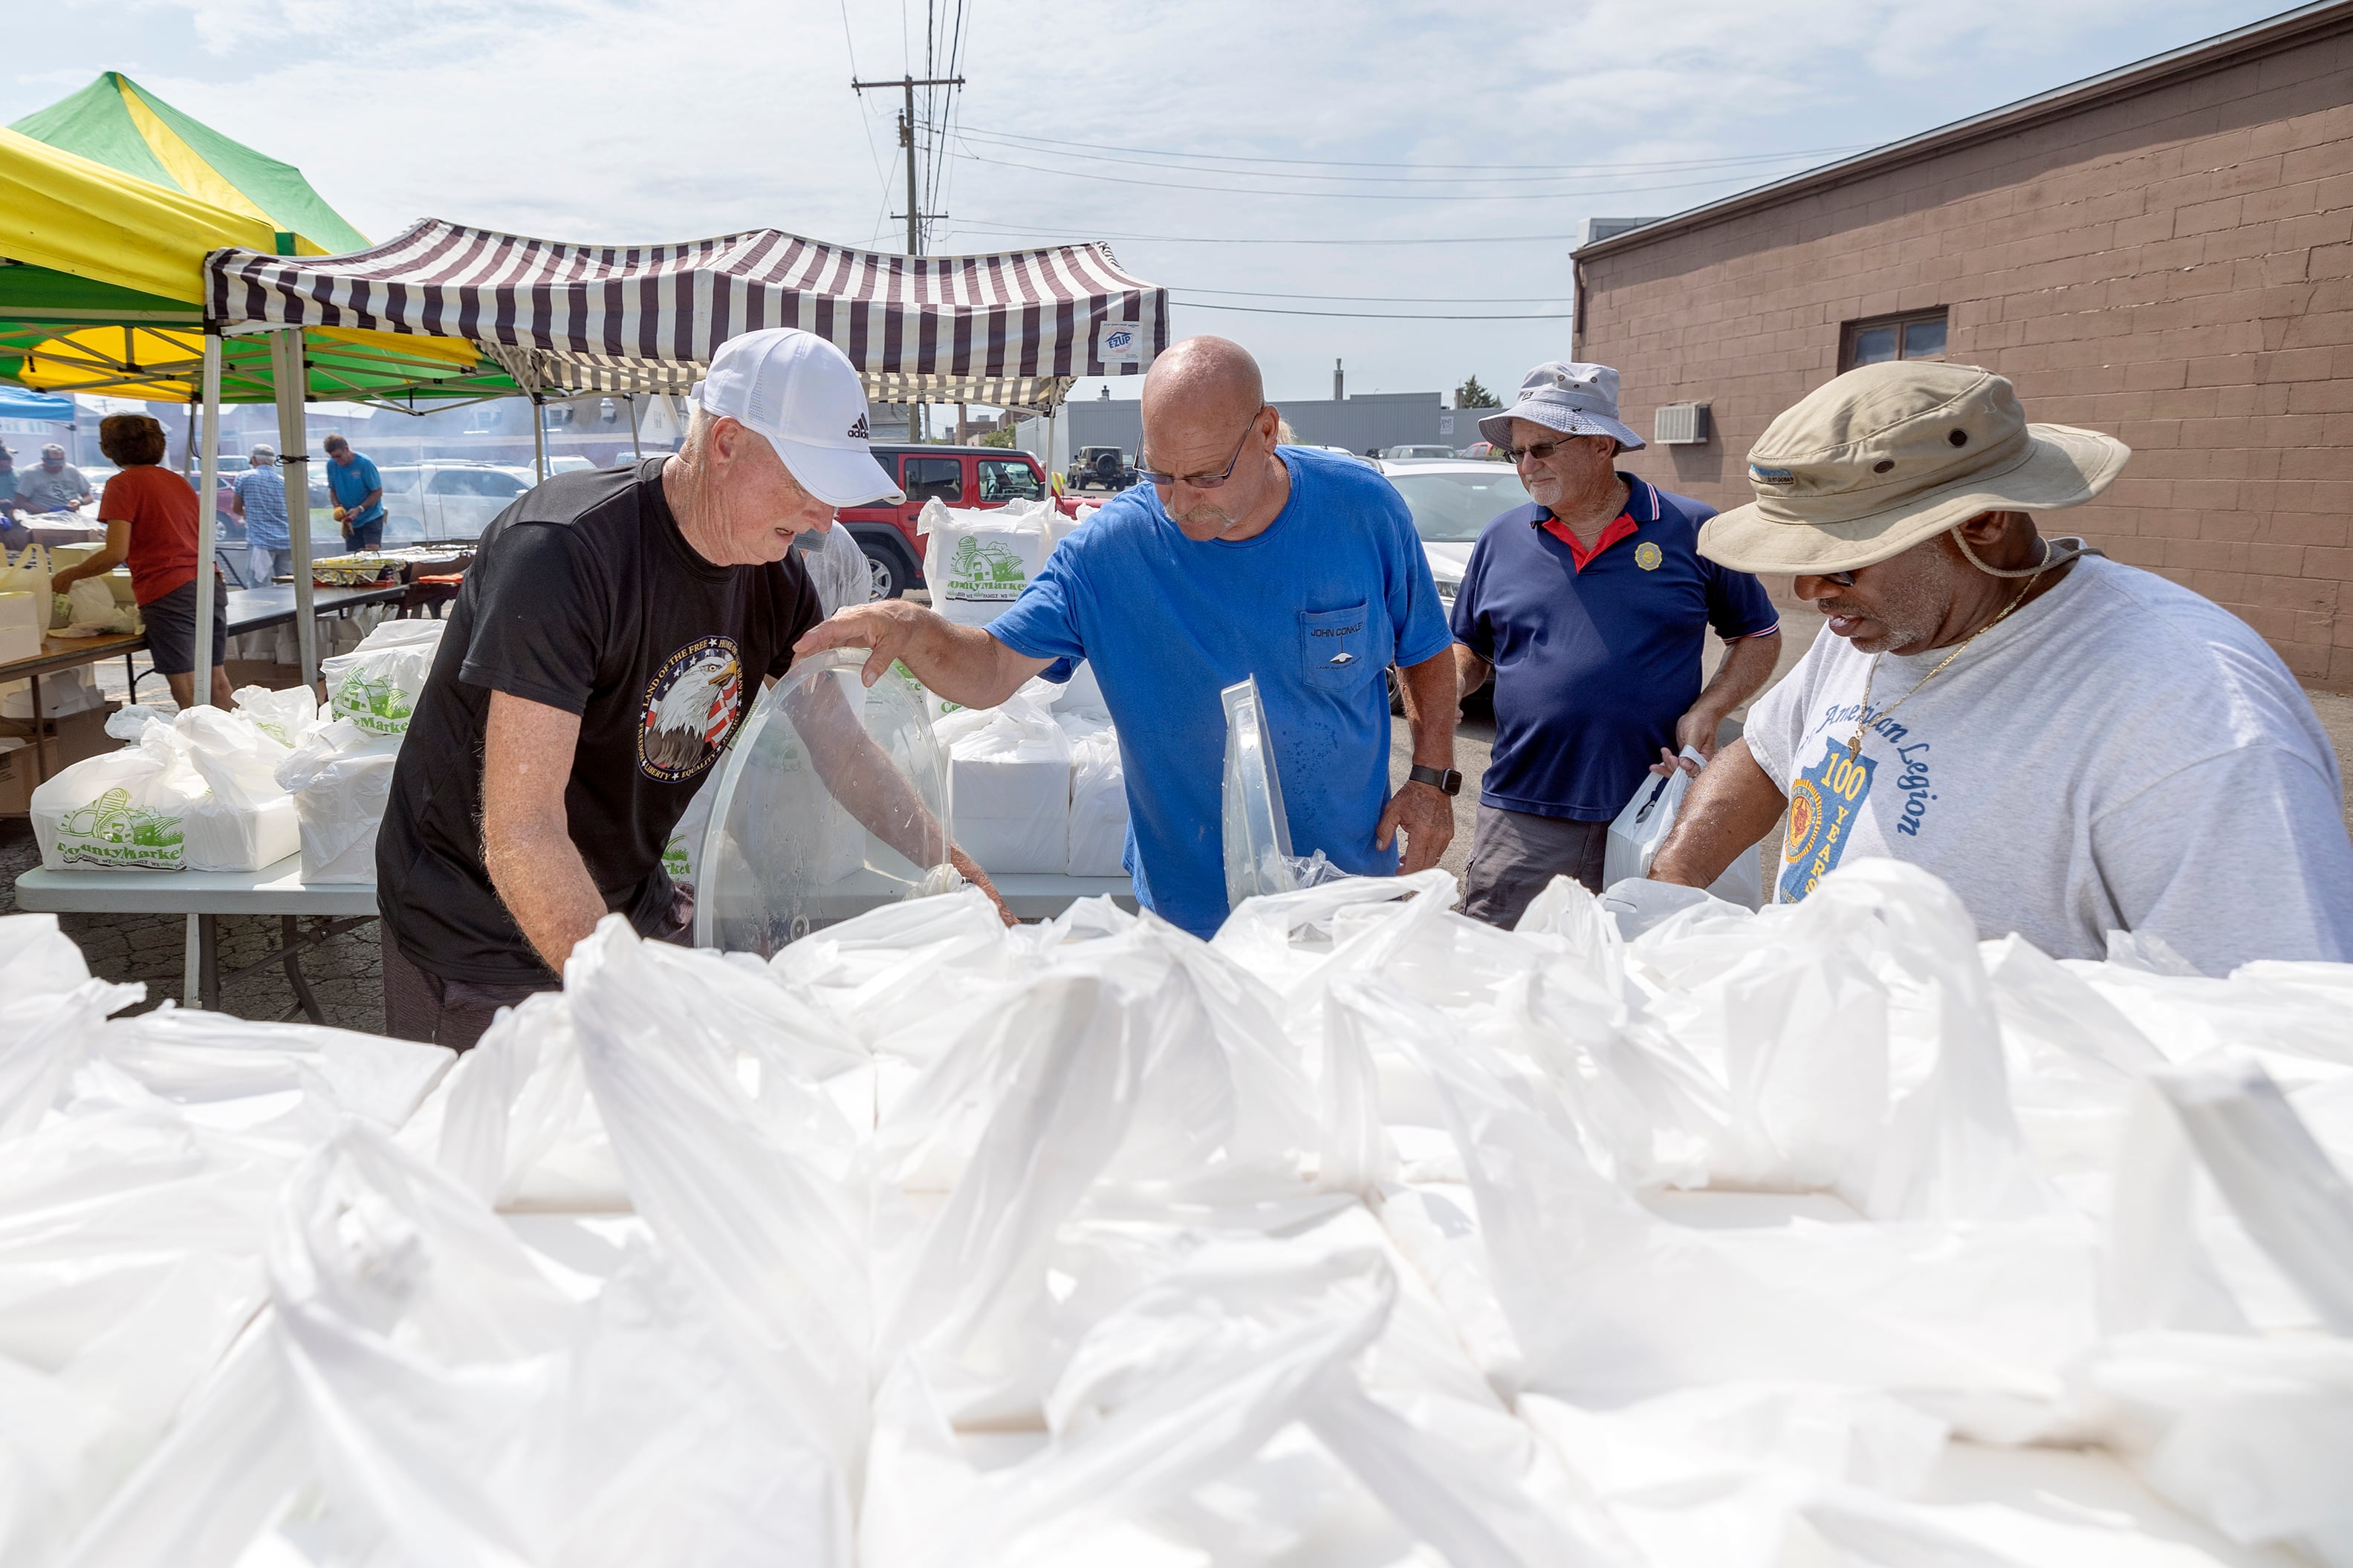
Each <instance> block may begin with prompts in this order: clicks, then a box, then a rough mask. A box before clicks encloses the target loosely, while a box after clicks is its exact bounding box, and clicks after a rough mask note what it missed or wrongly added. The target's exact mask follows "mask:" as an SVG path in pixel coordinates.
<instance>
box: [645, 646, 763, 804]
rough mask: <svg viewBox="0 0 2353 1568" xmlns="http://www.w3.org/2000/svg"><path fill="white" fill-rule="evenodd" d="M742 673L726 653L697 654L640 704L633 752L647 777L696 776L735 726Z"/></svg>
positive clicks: (728, 651)
mask: <svg viewBox="0 0 2353 1568" xmlns="http://www.w3.org/2000/svg"><path fill="white" fill-rule="evenodd" d="M743 701H744V668H743V666H742V665H741V664H740V663H738V662H737V660H736V658H735V651H734V649H733V647H710V648H707V649H702V650H699V651H698V652H697V655H696V657H695V658H693V660H692V662H691V663H689V664H687V665H686V666H685V667H684V668H680V669H678V670H677V671H676V673H675V674H674V675H672V676H671V677H670V679H669V680H668V681H667V682H665V683H663V684H661V685H660V686H659V689H657V691H656V692H655V694H654V697H653V699H652V700H650V701H649V702H648V703H647V704H646V716H645V731H644V733H643V735H642V736H641V737H640V738H639V743H638V750H639V752H640V753H641V754H642V755H643V756H644V758H645V763H646V768H647V771H649V772H650V773H655V774H656V775H657V776H659V777H666V778H671V779H678V778H682V777H685V776H686V775H687V774H689V773H698V772H700V771H701V770H702V765H703V763H705V762H707V761H708V760H709V759H710V758H711V757H712V755H713V754H715V753H716V752H717V751H718V749H719V747H720V746H721V745H722V744H723V743H724V742H725V741H726V739H727V732H728V731H730V730H732V729H733V728H734V726H735V714H736V711H737V710H739V709H740V708H741V707H742V706H743Z"/></svg>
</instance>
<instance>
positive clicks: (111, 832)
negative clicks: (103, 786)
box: [58, 787, 186, 871]
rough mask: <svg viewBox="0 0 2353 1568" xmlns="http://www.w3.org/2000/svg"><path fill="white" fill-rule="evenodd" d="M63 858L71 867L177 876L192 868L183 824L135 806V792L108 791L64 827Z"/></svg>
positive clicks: (72, 815)
mask: <svg viewBox="0 0 2353 1568" xmlns="http://www.w3.org/2000/svg"><path fill="white" fill-rule="evenodd" d="M58 858H60V859H62V860H63V861H65V863H66V864H67V865H69V866H70V865H73V864H74V863H76V862H77V861H79V862H80V863H82V864H85V865H90V866H113V867H118V868H120V867H126V866H145V867H148V868H152V869H154V870H157V871H177V870H179V869H181V868H183V867H184V866H185V864H186V858H185V850H184V847H183V846H182V843H181V833H180V819H179V818H178V817H176V816H166V815H164V813H163V812H160V811H149V810H146V809H145V808H143V807H141V806H135V805H132V804H131V792H130V791H129V790H126V789H122V788H120V787H118V788H115V789H111V790H108V791H107V792H106V793H105V794H104V795H100V796H99V797H98V798H97V799H96V800H94V801H91V802H90V804H89V805H85V806H81V807H79V808H78V809H76V810H73V811H69V812H67V813H66V814H65V816H64V817H63V818H62V819H61V820H60V821H59V822H58Z"/></svg>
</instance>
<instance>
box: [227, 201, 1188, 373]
mask: <svg viewBox="0 0 2353 1568" xmlns="http://www.w3.org/2000/svg"><path fill="white" fill-rule="evenodd" d="M206 271H207V273H208V275H209V283H210V289H209V295H210V307H211V312H212V315H213V317H214V319H215V321H216V325H217V327H218V329H219V330H221V331H231V332H234V331H239V330H240V329H244V330H251V329H253V328H256V327H260V326H317V327H359V328H367V329H373V330H375V331H394V332H422V333H427V334H428V335H432V336H437V337H456V338H466V339H470V340H471V341H473V342H477V343H479V344H480V345H481V347H482V349H483V351H484V352H485V353H489V354H490V355H491V356H492V357H494V358H496V359H497V360H498V361H499V363H501V364H503V365H504V366H505V367H506V368H507V370H508V371H509V372H510V373H512V374H513V375H514V377H515V379H516V380H517V381H518V382H519V383H521V384H522V385H523V386H525V387H526V388H528V389H531V390H534V391H540V392H544V393H547V394H549V395H565V394H571V393H587V392H670V393H676V392H683V391H685V390H686V389H687V388H688V387H689V386H690V385H691V384H692V383H693V382H694V380H695V379H696V378H697V377H698V376H700V375H701V374H702V367H703V366H704V365H705V364H707V363H709V362H710V359H711V355H712V351H713V350H714V349H715V348H716V347H717V346H718V345H719V344H720V343H723V342H725V341H726V340H727V339H729V338H731V337H733V336H735V335H736V334H737V333H739V332H747V331H755V330H757V329H759V328H762V327H799V328H802V329H803V330H805V331H812V332H816V333H818V335H819V336H821V337H825V338H828V339H830V340H831V341H832V342H834V343H835V344H836V345H838V346H839V348H840V349H841V351H842V352H843V353H847V354H848V355H849V360H850V363H852V364H855V365H856V366H858V368H859V369H860V371H861V372H863V373H864V374H865V376H866V382H867V388H868V394H869V395H870V396H872V397H875V398H877V399H878V400H880V401H890V402H903V401H907V400H909V399H910V398H913V399H914V400H917V401H924V402H934V403H956V402H965V403H984V404H988V405H995V406H1010V405H1024V406H1039V405H1045V404H1050V403H1052V402H1055V401H1058V400H1059V398H1060V395H1061V393H1062V392H1063V391H1064V390H1066V389H1067V387H1068V386H1069V384H1070V381H1071V378H1073V377H1077V376H1095V375H1132V374H1141V373H1142V372H1143V370H1144V369H1145V366H1147V365H1148V364H1149V363H1151V361H1152V358H1153V356H1154V355H1155V354H1156V353H1159V352H1160V351H1161V350H1162V349H1164V348H1166V347H1167V345H1168V297H1167V292H1166V290H1165V289H1160V288H1158V287H1156V286H1155V285H1153V284H1150V283H1146V282H1145V281H1143V280H1142V279H1137V278H1133V277H1130V276H1129V275H1128V274H1127V273H1126V272H1124V271H1123V270H1122V269H1121V268H1120V265H1119V263H1118V261H1117V260H1116V259H1115V258H1113V255H1112V253H1111V249H1110V247H1107V246H1104V245H1101V244H1091V245H1065V246H1056V247H1050V248H1046V249H1038V250H1018V251H1007V252H1003V253H1001V254H997V255H993V256H923V257H906V256H892V255H886V254H883V253H880V252H876V251H869V250H853V249H850V248H849V247H844V246H838V245H827V244H824V243H821V242H820V241H818V240H813V239H803V238H801V237H799V236H797V235H791V234H785V233H782V232H780V231H778V230H776V229H762V230H759V231H758V232H756V233H752V234H734V235H727V236H724V237H721V238H717V239H705V240H697V241H694V242H692V243H690V244H685V245H659V246H636V247H618V246H596V245H558V244H554V243H552V242H550V241H547V240H541V239H526V238H524V237H521V236H519V235H512V234H499V233H496V232H494V231H492V230H490V229H481V228H468V227H465V226H461V225H458V224H453V223H443V222H441V221H439V220H438V219H428V220H427V221H426V222H424V223H420V224H417V226H414V227H412V228H410V229H409V230H408V231H407V232H406V233H405V234H402V235H401V236H400V237H397V238H396V239H393V240H390V241H387V242H386V243H385V244H383V245H380V246H377V247H375V248H374V249H373V250H363V251H359V252H356V253H354V254H353V255H350V256H326V257H319V256H265V255H262V254H260V253H259V252H258V251H251V250H217V251H215V252H213V253H212V255H211V256H210V257H208V258H206ZM1123 327H1125V328H1128V329H1130V334H1128V335H1131V336H1132V340H1133V342H1134V343H1135V344H1137V345H1139V346H1140V352H1135V351H1134V350H1131V351H1130V353H1128V354H1124V355H1123V354H1122V353H1120V343H1119V341H1118V340H1120V339H1121V338H1122V337H1123V335H1124V334H1123V333H1122V332H1121V328H1123ZM1106 353H1109V354H1110V355H1111V357H1109V358H1106V357H1105V355H1106Z"/></svg>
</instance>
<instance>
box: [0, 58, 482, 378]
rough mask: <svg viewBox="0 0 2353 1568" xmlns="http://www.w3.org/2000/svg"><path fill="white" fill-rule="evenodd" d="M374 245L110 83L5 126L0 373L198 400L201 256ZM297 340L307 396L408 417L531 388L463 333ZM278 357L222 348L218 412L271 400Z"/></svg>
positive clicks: (163, 109)
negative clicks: (231, 250)
mask: <svg viewBox="0 0 2353 1568" xmlns="http://www.w3.org/2000/svg"><path fill="white" fill-rule="evenodd" d="M367 243H368V242H367V238H366V237H365V236H364V235H362V234H361V233H360V232H359V231H358V230H357V229H355V228H353V226H351V225H350V224H348V223H346V222H345V221H344V220H343V217H342V216H341V215H339V214H338V213H336V211H335V210H334V209H333V208H332V207H331V206H329V205H327V203H326V201H325V200H324V199H323V198H322V197H321V196H320V195H319V193H318V192H317V191H315V190H313V189H312V188H311V183H310V182H309V181H308V180H306V179H304V178H303V177H302V172H301V170H300V169H297V168H296V167H294V166H293V165H292V164H290V163H280V162H279V161H278V160H277V159H274V158H270V157H268V156H265V155H264V154H262V153H257V152H255V151H254V150H253V149H252V148H250V147H247V146H245V145H243V144H242V143H240V142H235V141H232V140H230V139H229V138H228V137H227V136H224V135H222V134H220V133H219V132H216V131H215V130H213V129H212V128H211V127H209V126H207V125H206V124H204V123H203V122H202V121H196V120H194V119H191V118H190V117H188V116H187V115H185V114H183V113H181V112H180V111H179V110H176V109H174V108H173V107H172V106H171V105H169V104H167V103H165V102H164V101H163V100H161V99H159V98H157V97H155V96H154V94H153V93H151V92H148V91H147V90H146V89H142V88H141V87H140V86H138V84H136V83H135V82H133V81H132V80H131V79H129V78H127V77H125V76H122V75H121V73H119V72H115V71H108V72H106V73H105V74H104V75H102V76H100V78H99V79H97V80H95V81H93V82H92V83H90V86H88V87H86V88H84V89H82V90H80V91H79V92H77V93H75V94H74V95H73V96H71V97H69V98H67V99H64V100H60V101H59V102H57V103H54V104H51V105H50V106H49V107H48V108H47V109H43V110H37V111H36V112H35V113H32V114H29V115H26V117H25V118H24V119H22V120H19V121H16V123H15V124H14V125H13V126H10V127H8V128H7V129H5V130H0V379H5V380H7V381H13V382H16V383H17V384H21V385H24V386H27V387H32V388H35V389H37V390H39V391H43V392H52V393H71V392H85V393H108V394H111V395H117V396H124V397H140V398H148V399H153V400H156V401H159V402H194V401H195V400H196V399H197V398H198V397H199V396H200V395H201V388H200V387H199V385H198V381H199V379H200V375H201V366H202V362H203V358H204V336H205V332H204V328H205V307H204V299H205V280H204V279H205V274H204V258H205V255H206V252H208V251H210V250H214V249H217V248H219V247H223V246H232V245H234V246H243V247H251V248H254V249H259V250H266V251H269V252H272V253H274V254H277V255H281V256H325V255H339V254H342V253H343V252H346V251H352V250H360V249H364V248H366V246H367ZM303 346H304V351H305V359H306V362H307V368H306V374H305V375H304V377H303V379H304V381H305V383H306V385H305V387H304V391H305V393H306V394H307V395H308V396H309V397H310V398H311V399H324V400H336V401H343V402H354V403H372V404H377V405H387V406H391V407H396V408H402V409H414V408H415V407H417V404H418V402H419V400H427V401H429V402H430V403H431V404H433V405H439V406H447V405H448V403H449V402H450V401H451V400H459V401H469V400H472V399H477V398H481V397H496V396H512V395H516V394H517V393H518V392H520V391H521V390H522V389H521V388H520V387H519V386H518V385H517V384H516V383H515V381H514V379H513V377H512V376H511V375H509V374H507V373H506V372H505V370H504V369H503V368H501V366H499V365H498V364H497V363H496V362H494V361H491V360H487V359H485V358H484V357H483V356H482V354H481V353H480V351H479V350H478V349H476V348H475V347H474V345H473V344H471V343H470V342H465V341H464V340H462V339H456V338H427V337H418V336H414V335H405V334H397V333H391V332H374V331H350V330H344V329H339V328H318V329H312V330H311V331H308V332H306V333H305V335H304V344H303ZM274 359H275V352H274V351H273V347H272V343H271V341H270V339H269V338H268V337H261V336H243V337H232V338H228V339H226V340H224V341H223V343H222V365H221V391H220V395H221V399H222V401H224V402H229V403H267V402H271V401H274V400H276V397H277V390H278V389H277V374H276V371H275V366H274V363H273V362H274Z"/></svg>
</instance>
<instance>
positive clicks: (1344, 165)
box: [964, 128, 1865, 174]
mask: <svg viewBox="0 0 2353 1568" xmlns="http://www.w3.org/2000/svg"><path fill="white" fill-rule="evenodd" d="M964 134H965V135H967V136H980V137H987V138H991V139H1001V140H1003V141H1006V142H1018V143H1028V144H1032V145H1035V146H1037V147H1039V149H1040V150H1044V151H1053V150H1055V149H1059V148H1065V147H1084V148H1089V149H1092V150H1093V151H1095V152H1100V153H1145V154H1146V155H1147V156H1157V157H1164V158H1194V159H1202V160H1209V161H1216V162H1221V163H1288V164H1293V165H1300V166H1306V167H1319V168H1326V169H1513V170H1537V171H1543V170H1549V171H1551V172H1552V173H1554V174H1561V173H1564V172H1568V173H1574V172H1575V171H1577V169H1579V168H1588V169H1597V170H1599V169H1612V170H1628V171H1631V170H1648V171H1651V172H1654V173H1656V172H1662V171H1671V170H1675V169H1681V168H1685V167H1689V166H1692V165H1695V164H1707V163H1772V162H1774V161H1776V160H1778V159H1781V158H1814V157H1825V156H1828V155H1831V154H1832V153H1852V152H1853V151H1855V148H1854V147H1853V146H1848V147H1799V148H1793V149H1791V150H1790V151H1788V152H1787V153H1740V154H1736V155H1733V156H1729V157H1726V158H1723V159H1709V158H1700V159H1684V158H1671V159H1665V160H1662V161H1659V162H1655V163H1593V164H1575V163H1366V162H1359V161H1352V160H1349V159H1345V158H1266V157H1250V156H1246V155H1244V154H1242V153H1178V152H1172V151H1168V150H1166V149H1161V148H1154V147H1121V146H1115V145H1113V144H1112V143H1110V142H1070V141H1065V140H1062V139H1060V138H1058V137H1044V136H1026V135H1024V134H1022V133H1021V132H1018V131H990V130H980V131H976V130H972V129H970V128H967V129H966V130H965V132H964ZM1857 145H1865V144H1864V143H1858V144H1857ZM1235 172H1236V173H1239V172H1240V171H1235Z"/></svg>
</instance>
